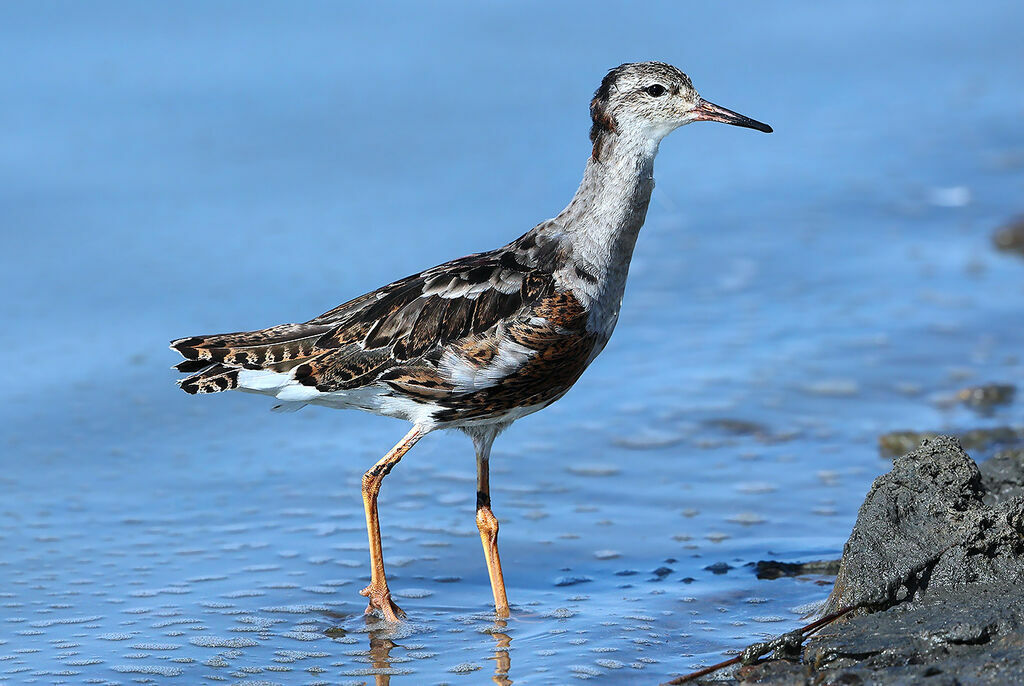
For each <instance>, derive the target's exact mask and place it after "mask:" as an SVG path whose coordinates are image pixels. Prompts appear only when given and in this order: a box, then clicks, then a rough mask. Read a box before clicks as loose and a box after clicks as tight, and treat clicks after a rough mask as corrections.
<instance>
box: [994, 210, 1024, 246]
mask: <svg viewBox="0 0 1024 686" xmlns="http://www.w3.org/2000/svg"><path fill="white" fill-rule="evenodd" d="M992 242H993V243H994V244H995V246H996V248H997V249H998V250H1002V251H1003V252H1015V253H1020V254H1021V255H1024V217H1018V218H1017V219H1014V220H1013V221H1011V222H1010V223H1009V224H1007V225H1006V226H1003V227H1000V228H999V229H997V230H996V232H995V235H993V236H992Z"/></svg>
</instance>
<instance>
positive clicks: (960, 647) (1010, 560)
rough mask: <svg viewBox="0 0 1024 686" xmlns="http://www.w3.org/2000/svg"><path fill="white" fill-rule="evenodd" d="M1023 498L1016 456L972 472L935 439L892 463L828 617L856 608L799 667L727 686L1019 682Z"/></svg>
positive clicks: (766, 668)
mask: <svg viewBox="0 0 1024 686" xmlns="http://www.w3.org/2000/svg"><path fill="white" fill-rule="evenodd" d="M1022 495H1024V451H1022V450H1007V451H1003V452H1002V453H999V455H998V456H996V457H995V458H993V459H992V460H990V461H989V462H987V463H984V464H983V465H982V467H981V469H980V470H979V468H978V466H977V465H976V464H975V463H974V462H973V461H972V460H971V459H970V458H969V457H968V456H967V454H966V453H965V452H964V451H963V450H962V449H961V447H960V445H959V444H958V443H957V441H956V439H954V438H952V437H949V436H940V437H936V438H934V439H929V440H927V441H925V442H924V443H923V444H922V445H921V446H920V447H919V448H918V449H917V450H914V451H912V452H911V453H909V454H908V455H905V456H904V457H901V458H899V459H897V460H896V461H895V463H894V464H893V468H892V471H890V472H889V473H888V474H885V475H883V476H881V477H879V478H878V479H876V480H875V483H874V484H873V485H872V487H871V490H870V492H869V493H868V495H867V497H866V498H865V500H864V503H863V505H862V506H861V509H860V512H859V514H858V516H857V523H856V525H855V527H854V531H853V534H852V535H851V536H850V540H849V541H848V542H847V544H846V547H845V548H844V551H843V559H842V563H841V566H840V570H839V574H838V576H837V579H836V586H835V589H834V590H833V593H832V595H831V596H830V598H829V601H828V607H827V608H826V610H825V612H828V611H831V610H834V609H836V608H840V607H849V606H858V607H860V608H861V609H860V610H858V611H856V612H854V613H852V614H850V615H847V617H846V618H844V619H842V620H840V621H837V622H834V623H832V624H829V625H827V626H825V627H824V628H822V629H821V630H820V631H819V632H818V633H817V634H815V635H814V636H813V637H812V638H811V639H810V640H809V641H808V643H807V645H806V646H805V648H804V650H803V654H802V659H801V660H800V661H799V662H795V661H792V660H769V661H766V662H762V663H759V664H755V665H751V666H747V667H742V668H740V669H738V670H737V671H735V672H734V673H733V683H736V682H739V683H744V684H748V683H749V684H755V683H756V684H777V685H782V684H785V685H790V684H793V685H797V684H799V685H805V684H806V685H808V686H810V685H811V684H917V683H927V684H942V685H947V684H948V685H950V686H952V685H953V684H985V685H988V684H991V685H993V686H994V685H996V684H1019V683H1024V497H1022ZM701 683H707V682H701ZM718 683H721V682H718Z"/></svg>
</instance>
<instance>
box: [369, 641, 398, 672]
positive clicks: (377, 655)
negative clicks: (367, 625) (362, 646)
mask: <svg viewBox="0 0 1024 686" xmlns="http://www.w3.org/2000/svg"><path fill="white" fill-rule="evenodd" d="M389 633H390V632H388V631H386V630H383V629H378V630H377V631H371V632H370V665H371V666H372V667H373V668H374V669H380V670H388V671H390V670H391V649H392V648H394V647H395V645H396V644H395V642H394V641H392V640H391V639H390V638H387V636H388V635H389ZM373 678H374V683H375V684H376V685H377V686H389V684H390V683H391V675H390V674H374V675H373Z"/></svg>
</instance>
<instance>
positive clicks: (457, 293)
mask: <svg viewBox="0 0 1024 686" xmlns="http://www.w3.org/2000/svg"><path fill="white" fill-rule="evenodd" d="M557 248H558V239H557V237H552V236H546V235H538V234H537V232H536V230H535V231H531V232H530V233H527V234H526V235H524V236H523V237H521V238H520V239H518V240H517V241H515V242H513V243H512V244H510V245H508V246H505V247H504V248H500V249H498V250H495V251H492V252H488V253H480V254H476V255H469V256H467V257H462V258H459V259H457V260H453V261H451V262H447V263H445V264H442V265H439V266H437V267H433V268H431V269H428V270H426V271H424V272H421V273H419V274H414V275H412V276H409V277H406V278H404V279H401V280H399V281H396V282H394V283H392V284H389V285H387V286H384V287H383V288H380V289H378V290H376V291H373V292H370V293H367V294H365V295H362V296H360V297H358V298H355V299H353V300H350V301H348V302H346V303H344V304H342V305H339V306H338V307H336V308H334V309H333V310H330V311H329V312H325V313H324V314H322V315H320V316H319V317H316V318H314V319H312V320H310V321H308V322H305V323H303V324H282V325H280V326H275V327H271V328H269V329H263V330H261V331H252V332H239V333H232V334H217V335H213V336H194V337H191V338H183V339H178V340H176V341H173V342H172V343H171V347H172V348H174V349H175V350H177V351H178V352H180V353H181V354H182V355H183V356H184V357H185V358H186V361H185V362H182V363H181V364H179V365H178V369H179V371H184V372H198V373H196V374H194V375H193V376H191V377H189V378H187V379H184V380H183V381H181V382H179V384H180V385H181V386H182V388H184V389H185V390H189V389H191V388H198V387H203V388H208V389H210V391H209V392H212V391H214V390H221V389H219V385H220V384H208V383H207V384H205V385H204V384H202V383H200V382H201V381H203V379H204V375H206V374H209V373H211V372H214V371H216V373H217V374H222V373H223V371H222V370H220V369H214V368H213V367H212V365H215V364H218V365H225V366H226V367H227V368H228V369H230V368H232V367H242V368H246V369H271V370H273V371H278V372H292V373H293V374H294V376H295V378H296V379H297V380H298V381H300V382H301V383H303V384H305V385H309V386H315V387H316V388H317V389H318V390H320V391H322V392H331V391H337V390H344V389H349V388H357V387H359V386H362V385H365V384H367V383H371V382H372V381H374V380H375V379H376V378H377V377H378V376H379V375H380V374H382V373H384V372H385V371H386V370H388V369H390V368H393V367H396V366H399V365H402V364H404V363H407V362H410V361H412V360H416V359H419V358H422V357H424V356H427V355H430V354H432V353H436V352H437V351H438V350H439V349H440V348H441V347H443V346H445V345H449V344H451V343H454V342H456V341H459V340H461V339H464V338H467V337H472V336H475V335H479V334H482V333H484V332H486V331H488V330H489V329H492V328H493V327H494V326H495V325H496V324H497V322H498V321H499V320H502V319H504V318H507V317H511V316H513V315H514V314H515V313H517V312H519V311H521V310H523V309H524V308H526V307H528V306H529V305H530V304H531V303H533V302H536V301H537V300H538V299H539V298H541V297H543V296H544V295H545V294H548V293H550V292H551V291H552V289H553V280H552V274H551V270H552V263H553V259H554V257H555V255H556V254H557ZM231 387H234V386H231ZM223 390H226V389H223ZM190 392H195V391H190Z"/></svg>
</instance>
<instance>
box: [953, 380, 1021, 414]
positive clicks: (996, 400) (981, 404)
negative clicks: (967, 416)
mask: <svg viewBox="0 0 1024 686" xmlns="http://www.w3.org/2000/svg"><path fill="white" fill-rule="evenodd" d="M1016 393H1017V389H1016V387H1014V386H1011V385H1010V384H1000V383H994V384H988V385H987V386H971V387H969V388H962V389H960V390H959V391H958V392H957V394H956V399H957V400H959V401H960V402H962V403H963V404H964V405H966V406H968V407H970V408H972V409H975V410H981V411H987V410H990V409H992V408H993V407H995V406H996V405H1009V404H1010V403H1012V402H1013V397H1014V395H1016Z"/></svg>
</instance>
